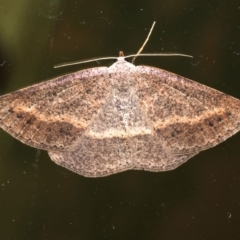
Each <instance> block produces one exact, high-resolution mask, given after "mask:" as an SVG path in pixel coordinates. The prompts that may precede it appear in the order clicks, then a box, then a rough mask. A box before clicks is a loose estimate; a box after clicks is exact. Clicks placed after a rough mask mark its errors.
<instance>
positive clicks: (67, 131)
mask: <svg viewBox="0 0 240 240" xmlns="http://www.w3.org/2000/svg"><path fill="white" fill-rule="evenodd" d="M0 127H1V128H2V129H3V130H5V131H6V132H8V133H9V134H11V135H12V136H13V137H14V138H16V139H18V140H20V141H21V142H23V143H25V144H27V145H29V146H32V147H35V148H37V149H43V150H46V151H48V153H49V156H50V158H51V159H52V160H53V161H54V162H55V163H57V164H59V165H61V166H63V167H65V168H67V169H69V170H71V171H73V172H76V173H78V174H80V175H84V176H87V177H102V176H107V175H111V174H114V173H117V172H121V171H125V170H128V169H138V170H147V171H168V170H172V169H174V168H176V167H178V166H180V165H181V164H183V163H184V162H186V161H187V160H188V159H190V158H192V157H193V156H194V155H196V154H197V153H199V152H201V151H203V150H205V149H208V148H211V147H214V146H215V145H217V144H219V143H220V142H222V141H224V140H226V139H227V138H229V137H230V136H232V135H233V134H235V133H236V132H238V131H239V130H240V100H238V99H236V98H234V97H231V96H229V95H226V94H224V93H221V92H219V91H217V90H215V89H212V88H210V87H207V86H204V85H202V84H199V83H197V82H194V81H192V80H189V79H187V78H184V77H182V76H179V75H177V74H174V73H170V72H168V71H165V70H162V69H159V68H155V67H150V66H135V65H133V64H132V63H129V62H127V61H126V60H125V57H124V56H123V54H121V55H120V56H119V57H118V58H117V61H116V62H115V63H114V64H113V65H111V66H110V67H95V68H90V69H85V70H81V71H78V72H74V73H70V74H68V75H65V76H61V77H57V78H54V79H52V80H49V81H46V82H42V83H39V84H36V85H33V86H30V87H27V88H23V89H21V90H18V91H16V92H13V93H9V94H6V95H3V96H1V97H0Z"/></svg>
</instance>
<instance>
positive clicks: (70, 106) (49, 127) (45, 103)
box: [0, 67, 109, 151]
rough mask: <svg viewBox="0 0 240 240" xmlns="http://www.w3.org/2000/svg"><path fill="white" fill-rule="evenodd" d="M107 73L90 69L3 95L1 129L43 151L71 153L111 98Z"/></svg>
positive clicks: (101, 69) (97, 69)
mask: <svg viewBox="0 0 240 240" xmlns="http://www.w3.org/2000/svg"><path fill="white" fill-rule="evenodd" d="M106 70H107V68H106V67H100V68H94V69H86V70H82V71H78V72H75V73H71V74H69V75H65V76H61V77H58V78H55V79H52V80H50V81H47V82H43V83H40V84H36V85H33V86H30V87H27V88H24V89H22V90H19V91H16V92H13V93H10V94H7V95H3V96H1V97H0V127H1V128H3V129H4V130H5V131H7V132H8V133H10V134H11V135H12V136H13V137H15V138H17V139H18V140H20V141H21V142H23V143H25V144H28V145H30V146H33V147H36V148H39V149H45V150H51V151H67V150H70V148H71V146H72V144H73V143H74V141H75V140H76V138H77V137H79V136H81V134H82V133H83V132H84V131H85V129H86V128H87V126H88V124H89V122H90V120H91V119H92V118H93V117H94V115H95V114H96V113H97V111H98V109H99V108H101V105H102V104H103V103H104V101H105V99H106V97H107V95H108V87H106V86H109V83H108V79H109V78H108V74H107V71H106ZM89 106H91V107H89Z"/></svg>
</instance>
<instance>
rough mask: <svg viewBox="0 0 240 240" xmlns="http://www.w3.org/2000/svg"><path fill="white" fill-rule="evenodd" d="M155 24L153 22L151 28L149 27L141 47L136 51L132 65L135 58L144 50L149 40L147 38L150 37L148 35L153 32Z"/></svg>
mask: <svg viewBox="0 0 240 240" xmlns="http://www.w3.org/2000/svg"><path fill="white" fill-rule="evenodd" d="M155 24H156V22H155V21H154V22H153V24H152V27H151V29H150V31H149V33H148V35H147V38H146V40H145V41H144V43H143V45H142V46H141V47H140V49H139V50H138V52H137V54H136V55H135V57H134V58H133V60H132V64H133V63H134V61H135V59H136V58H137V56H138V55H139V54H140V53H141V52H142V50H143V48H144V47H145V45H146V44H147V42H148V40H149V37H150V35H151V33H152V31H153V28H154V26H155Z"/></svg>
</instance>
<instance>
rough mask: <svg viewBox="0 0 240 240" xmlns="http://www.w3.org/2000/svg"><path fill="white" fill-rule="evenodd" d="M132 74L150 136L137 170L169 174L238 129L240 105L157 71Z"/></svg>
mask: <svg viewBox="0 0 240 240" xmlns="http://www.w3.org/2000/svg"><path fill="white" fill-rule="evenodd" d="M136 72H137V77H136V79H137V81H138V84H137V85H138V89H137V92H136V94H137V96H138V98H139V101H140V104H141V106H142V108H143V109H144V110H145V112H146V114H147V116H148V118H149V119H150V121H151V122H152V124H153V128H154V132H155V134H154V136H152V138H150V139H149V144H148V149H147V147H145V148H146V150H145V151H147V152H148V155H147V157H145V158H141V159H140V160H141V161H140V162H139V163H138V164H137V168H139V169H142V168H144V169H146V170H150V171H166V170H170V169H174V168H176V167H178V166H179V165H181V164H183V163H184V162H185V161H187V160H188V159H190V158H191V157H192V156H194V155H195V154H197V153H198V152H200V151H202V150H204V149H208V148H211V147H213V146H215V145H217V144H218V143H220V142H222V141H224V140H226V139H227V138H228V137H230V136H232V135H233V134H235V133H236V132H238V131H239V130H240V100H238V99H235V98H233V97H231V96H228V95H226V94H224V93H221V92H219V91H217V90H215V89H212V88H210V87H207V86H204V85H202V84H199V83H197V82H194V81H191V80H189V79H186V78H184V77H181V76H178V75H176V74H173V73H170V72H167V71H164V70H161V69H158V68H153V67H147V66H138V67H136ZM158 147H159V148H160V150H159V151H158V154H156V151H157V150H156V149H158Z"/></svg>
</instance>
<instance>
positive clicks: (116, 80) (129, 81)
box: [108, 57, 136, 91]
mask: <svg viewBox="0 0 240 240" xmlns="http://www.w3.org/2000/svg"><path fill="white" fill-rule="evenodd" d="M108 72H109V76H110V78H111V82H112V85H113V87H114V88H116V89H117V90H118V91H127V90H129V89H130V87H131V86H133V85H134V74H135V72H136V67H135V66H134V65H133V64H131V63H129V62H127V61H126V60H125V59H124V57H119V58H117V62H116V63H114V64H112V65H111V66H110V67H109V68H108Z"/></svg>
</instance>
